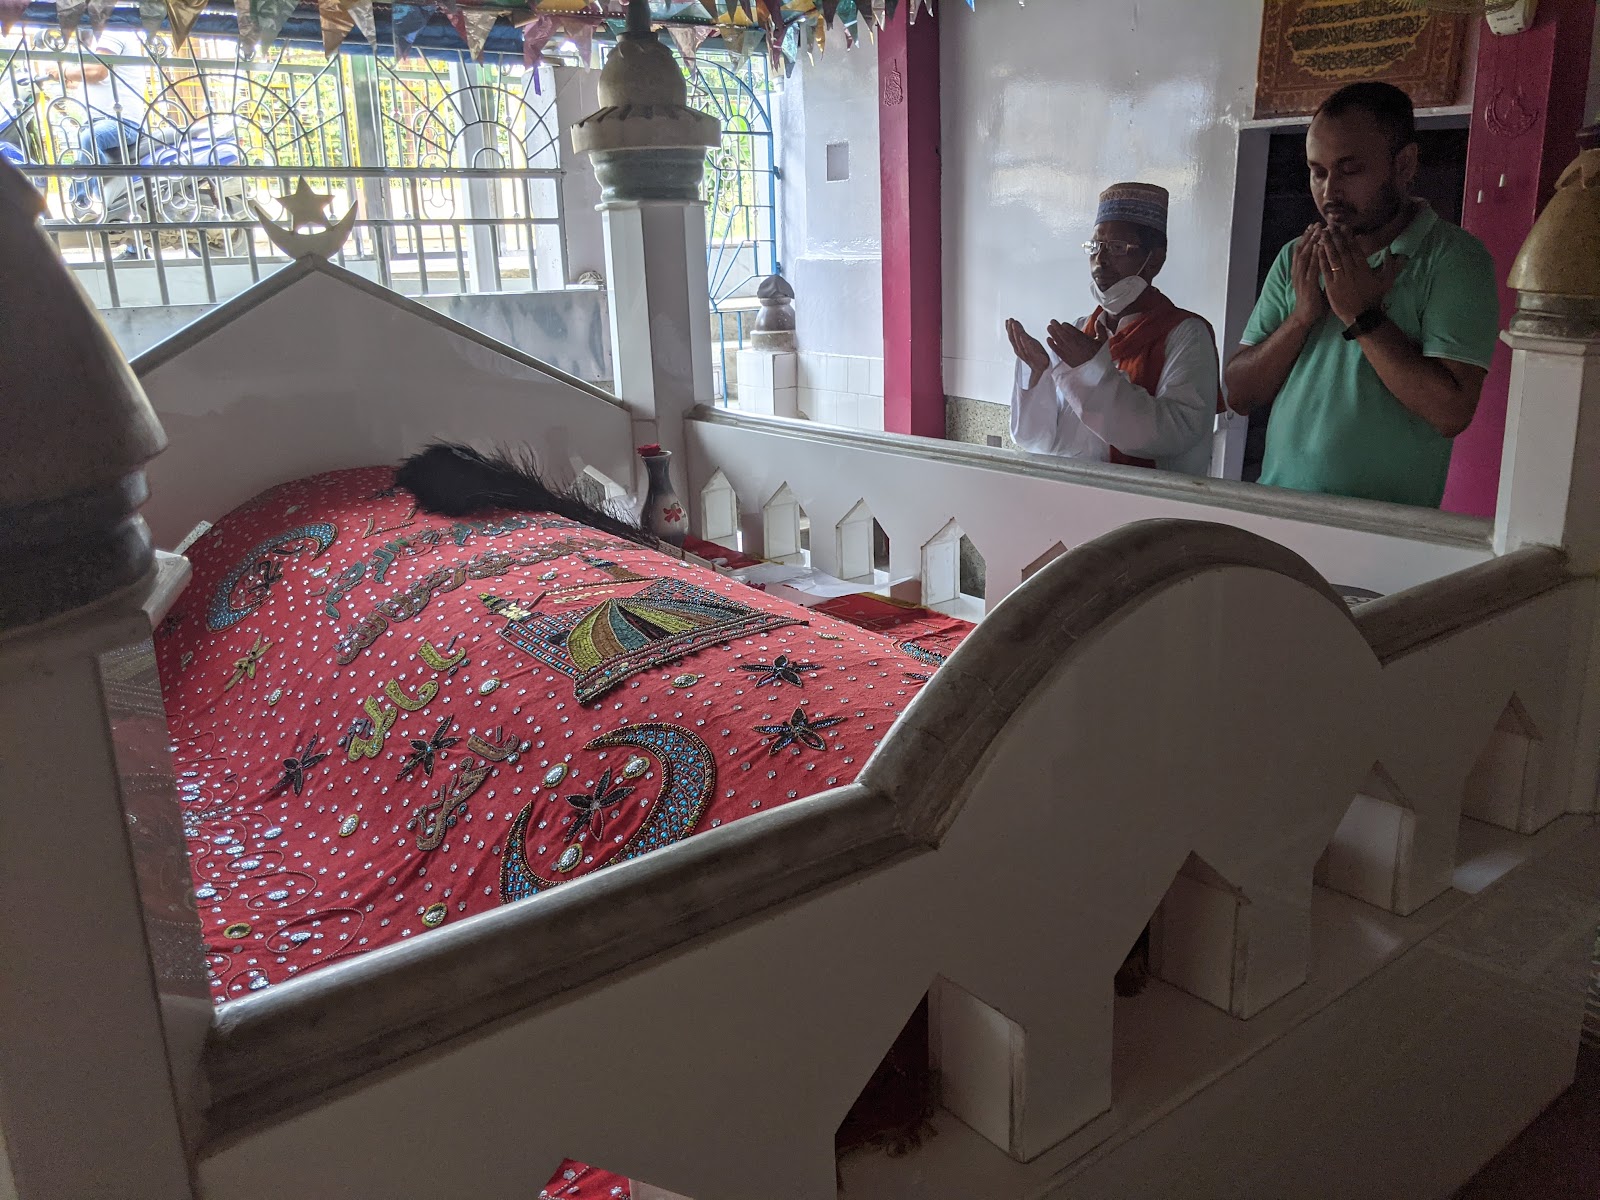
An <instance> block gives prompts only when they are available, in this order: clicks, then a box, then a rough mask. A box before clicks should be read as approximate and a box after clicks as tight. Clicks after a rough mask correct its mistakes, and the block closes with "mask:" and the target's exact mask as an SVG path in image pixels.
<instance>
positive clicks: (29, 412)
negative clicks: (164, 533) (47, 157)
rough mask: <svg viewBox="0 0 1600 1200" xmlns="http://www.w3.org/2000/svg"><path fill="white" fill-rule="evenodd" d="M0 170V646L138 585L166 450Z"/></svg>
mask: <svg viewBox="0 0 1600 1200" xmlns="http://www.w3.org/2000/svg"><path fill="white" fill-rule="evenodd" d="M43 211H44V204H43V197H41V196H40V195H39V193H38V191H37V190H36V189H35V188H34V187H33V185H32V184H31V183H30V182H29V181H28V179H27V178H26V177H25V176H24V175H23V174H22V173H21V172H20V171H18V170H17V169H16V168H15V167H13V166H11V165H10V164H8V163H4V162H0V395H3V396H4V397H5V403H4V404H0V446H3V447H4V448H5V453H6V456H7V463H6V470H5V471H4V472H0V561H4V562H5V563H6V567H7V569H6V570H5V571H4V572H0V634H3V633H6V632H9V631H10V630H13V629H16V628H19V627H21V626H24V625H31V624H34V623H36V622H39V621H43V620H46V619H48V618H50V617H53V616H56V615H58V614H60V613H64V612H68V611H70V610H72V609H75V608H79V607H82V606H83V605H86V604H89V603H91V602H93V601H95V600H98V599H100V598H102V597H104V596H106V595H109V594H110V593H112V592H115V591H118V590H120V589H121V588H124V587H127V586H129V585H131V584H133V583H136V582H138V580H139V579H141V578H142V577H143V576H144V574H145V573H146V572H147V571H148V570H149V568H150V565H151V562H152V560H153V557H154V551H153V549H152V547H151V544H150V531H149V529H148V528H147V527H146V526H145V523H144V520H143V519H142V518H141V517H140V516H139V505H140V504H142V503H143V502H144V499H145V496H146V495H147V494H148V493H147V489H146V486H145V479H144V470H143V467H144V464H145V463H146V462H148V461H149V460H150V459H151V458H154V457H155V456H156V455H157V454H159V453H160V452H161V450H162V449H163V448H164V447H165V446H166V435H165V434H164V433H163V432H162V429H161V424H160V422H159V421H157V420H156V415H155V412H154V410H153V409H152V408H151V407H150V402H149V400H147V399H146V398H145V394H144V389H143V388H142V387H140V385H139V381H138V379H136V378H135V377H134V374H133V372H132V370H130V369H129V367H128V362H127V359H125V358H124V357H123V355H122V351H121V350H119V349H118V348H117V344H116V342H115V341H113V340H112V337H111V335H110V334H109V333H108V332H107V331H106V327H105V325H104V324H102V322H101V320H100V317H99V314H98V313H96V312H95V310H94V307H93V306H92V304H91V303H90V301H89V299H88V297H87V296H86V295H85V294H84V292H83V289H82V288H81V287H80V286H79V285H78V282H77V280H76V279H74V278H73V276H72V273H71V272H70V270H69V269H68V268H67V266H66V264H65V263H63V262H62V261H61V256H60V255H59V253H57V250H56V247H55V244H54V243H53V242H52V241H51V240H50V238H49V237H48V236H47V235H46V234H45V232H44V230H43V229H42V228H41V227H40V225H39V221H38V219H39V216H40V214H41V213H42V212H43Z"/></svg>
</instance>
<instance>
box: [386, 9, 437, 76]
mask: <svg viewBox="0 0 1600 1200" xmlns="http://www.w3.org/2000/svg"><path fill="white" fill-rule="evenodd" d="M427 24H428V10H427V9H426V8H424V7H423V6H422V5H420V4H396V5H395V6H394V7H393V8H391V9H390V10H389V31H390V32H391V33H392V34H393V35H394V56H395V58H397V59H399V60H400V61H401V62H405V60H406V59H408V58H410V57H411V49H412V47H413V46H415V45H416V43H417V35H418V34H419V33H421V32H422V30H423V29H424V27H426V25H427Z"/></svg>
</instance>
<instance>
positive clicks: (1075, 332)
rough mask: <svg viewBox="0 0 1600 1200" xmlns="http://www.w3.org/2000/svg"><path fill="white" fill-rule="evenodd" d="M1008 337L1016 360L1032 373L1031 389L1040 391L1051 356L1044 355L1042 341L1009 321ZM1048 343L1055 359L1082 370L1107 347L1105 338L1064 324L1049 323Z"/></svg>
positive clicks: (1020, 325) (1015, 322)
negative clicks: (1082, 367) (1040, 381)
mask: <svg viewBox="0 0 1600 1200" xmlns="http://www.w3.org/2000/svg"><path fill="white" fill-rule="evenodd" d="M1006 336H1007V337H1008V338H1010V339H1011V349H1012V350H1013V351H1014V352H1015V353H1016V356H1017V358H1018V359H1019V360H1020V361H1021V362H1023V363H1025V364H1026V365H1027V366H1028V368H1029V369H1030V370H1032V372H1033V379H1032V381H1031V382H1030V383H1029V385H1028V386H1029V387H1037V386H1038V385H1039V380H1040V379H1042V378H1044V373H1045V372H1046V371H1048V370H1049V369H1050V355H1049V354H1048V353H1046V352H1045V348H1044V346H1042V345H1040V344H1039V339H1038V338H1036V337H1034V336H1033V335H1032V334H1030V333H1029V332H1028V331H1027V330H1026V329H1025V328H1023V325H1022V322H1021V321H1018V320H1015V319H1012V320H1008V321H1007V322H1006ZM1046 340H1047V341H1048V342H1049V344H1050V349H1051V350H1052V351H1054V353H1055V356H1056V357H1057V358H1059V359H1060V360H1061V361H1062V362H1064V363H1066V365H1067V366H1069V367H1081V366H1083V364H1084V363H1086V362H1088V361H1089V360H1090V359H1091V358H1093V357H1094V356H1095V355H1096V354H1098V353H1100V347H1101V346H1102V345H1104V339H1103V337H1095V336H1092V335H1090V334H1087V333H1084V332H1083V331H1082V330H1081V329H1079V328H1078V327H1077V326H1075V325H1069V324H1066V323H1065V322H1062V321H1051V322H1050V326H1049V328H1048V329H1047V330H1046Z"/></svg>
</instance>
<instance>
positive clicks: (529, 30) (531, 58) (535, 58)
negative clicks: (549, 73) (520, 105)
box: [522, 13, 559, 92]
mask: <svg viewBox="0 0 1600 1200" xmlns="http://www.w3.org/2000/svg"><path fill="white" fill-rule="evenodd" d="M558 28H559V26H557V25H556V19H555V18H554V17H551V16H546V15H544V14H542V13H534V14H533V16H532V17H531V18H530V19H529V20H527V21H525V22H523V25H522V65H523V66H524V67H526V68H527V69H528V70H530V71H532V70H533V69H534V67H536V66H537V65H538V62H539V56H540V55H541V54H543V53H544V48H545V47H546V46H547V45H549V44H550V39H551V38H553V37H555V35H556V32H557V30H558ZM533 90H534V91H535V92H538V91H540V88H539V75H538V72H537V71H535V72H534V76H533Z"/></svg>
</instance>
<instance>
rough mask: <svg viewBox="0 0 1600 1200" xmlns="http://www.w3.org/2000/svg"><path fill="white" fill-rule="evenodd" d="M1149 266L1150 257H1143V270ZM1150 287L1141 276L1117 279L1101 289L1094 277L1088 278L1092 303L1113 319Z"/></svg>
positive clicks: (1141, 268)
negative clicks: (1092, 297)
mask: <svg viewBox="0 0 1600 1200" xmlns="http://www.w3.org/2000/svg"><path fill="white" fill-rule="evenodd" d="M1149 265H1150V256H1149V255H1148V254H1147V255H1145V259H1144V266H1141V267H1140V268H1139V270H1141V271H1142V270H1144V268H1145V267H1147V266H1149ZM1149 286H1150V283H1149V281H1148V280H1146V279H1145V277H1144V276H1143V275H1129V276H1128V277H1127V278H1126V279H1119V280H1117V282H1115V283H1113V284H1112V285H1111V286H1110V287H1108V288H1102V287H1101V286H1100V285H1099V284H1098V283H1096V282H1095V281H1094V276H1092V275H1091V276H1090V277H1089V292H1090V294H1091V295H1093V296H1094V301H1095V303H1096V304H1098V305H1099V306H1100V307H1101V308H1103V309H1105V310H1106V312H1108V313H1110V314H1111V315H1112V316H1113V317H1120V316H1121V315H1122V314H1123V311H1124V310H1125V309H1127V307H1128V306H1129V305H1131V304H1132V303H1133V302H1134V301H1135V300H1137V299H1138V298H1139V297H1140V296H1142V295H1144V293H1145V289H1146V288H1148V287H1149Z"/></svg>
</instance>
